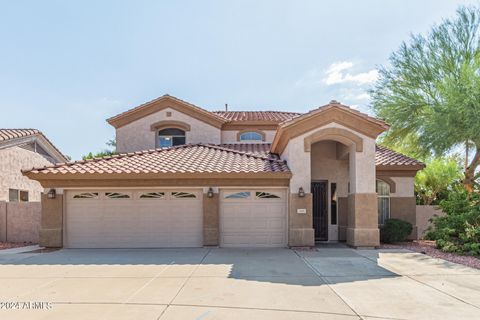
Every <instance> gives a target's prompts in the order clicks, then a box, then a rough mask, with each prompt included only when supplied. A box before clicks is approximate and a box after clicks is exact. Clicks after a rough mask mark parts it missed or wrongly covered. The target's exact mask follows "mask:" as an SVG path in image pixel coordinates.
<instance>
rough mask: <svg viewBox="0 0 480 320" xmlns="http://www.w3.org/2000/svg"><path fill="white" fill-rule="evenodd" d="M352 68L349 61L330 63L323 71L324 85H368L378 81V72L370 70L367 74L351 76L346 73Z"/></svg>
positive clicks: (361, 73)
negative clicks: (347, 83) (348, 83)
mask: <svg viewBox="0 0 480 320" xmlns="http://www.w3.org/2000/svg"><path fill="white" fill-rule="evenodd" d="M353 67H354V63H353V62H350V61H342V62H335V63H332V64H331V65H330V66H329V67H328V68H327V70H326V71H325V77H324V78H323V79H322V80H323V82H324V83H325V84H326V85H329V86H330V85H334V84H339V83H346V82H351V83H355V84H358V85H363V84H369V83H372V82H375V81H376V80H377V79H378V71H377V70H376V69H372V70H370V71H367V72H360V73H356V74H352V73H349V72H347V70H350V69H352V68H353Z"/></svg>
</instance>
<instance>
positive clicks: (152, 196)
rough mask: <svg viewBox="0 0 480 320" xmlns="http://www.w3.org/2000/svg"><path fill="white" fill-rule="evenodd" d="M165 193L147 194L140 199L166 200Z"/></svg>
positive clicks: (143, 194)
mask: <svg viewBox="0 0 480 320" xmlns="http://www.w3.org/2000/svg"><path fill="white" fill-rule="evenodd" d="M164 198H165V192H146V193H142V194H141V195H140V199H164Z"/></svg>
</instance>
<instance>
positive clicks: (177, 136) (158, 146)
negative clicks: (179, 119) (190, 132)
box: [155, 126, 187, 148]
mask: <svg viewBox="0 0 480 320" xmlns="http://www.w3.org/2000/svg"><path fill="white" fill-rule="evenodd" d="M166 129H177V130H182V131H183V136H180V135H160V131H163V130H166ZM160 137H165V138H170V139H172V145H171V146H168V147H162V146H160ZM173 138H184V139H185V143H183V144H186V143H187V131H185V130H184V129H182V128H176V127H175V126H172V127H163V128H160V129H158V130H156V131H155V147H156V148H170V147H174V146H176V145H174V144H173ZM179 145H181V144H177V146H179Z"/></svg>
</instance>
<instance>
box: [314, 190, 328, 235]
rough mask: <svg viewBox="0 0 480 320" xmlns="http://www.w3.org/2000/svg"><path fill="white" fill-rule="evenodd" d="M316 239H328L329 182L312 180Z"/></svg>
mask: <svg viewBox="0 0 480 320" xmlns="http://www.w3.org/2000/svg"><path fill="white" fill-rule="evenodd" d="M312 194H313V229H314V230H315V241H327V240H328V182H327V181H319V182H312Z"/></svg>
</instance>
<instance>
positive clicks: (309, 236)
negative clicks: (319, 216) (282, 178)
mask: <svg viewBox="0 0 480 320" xmlns="http://www.w3.org/2000/svg"><path fill="white" fill-rule="evenodd" d="M288 222H289V225H288V245H289V246H290V247H310V246H313V245H315V232H314V230H313V227H312V226H313V215H312V194H311V193H306V194H305V197H299V196H298V193H291V194H290V207H289V217H288Z"/></svg>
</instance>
